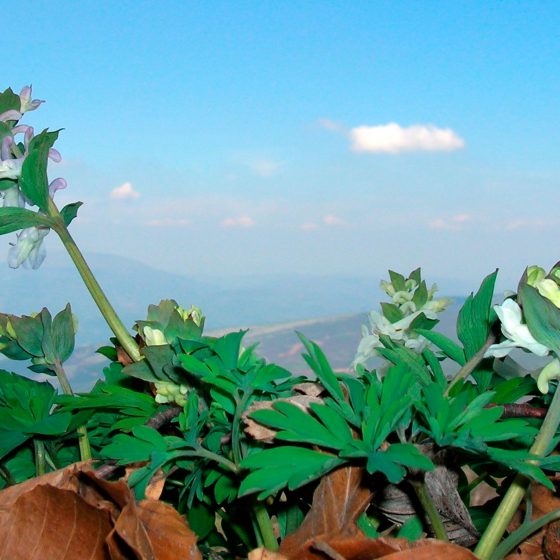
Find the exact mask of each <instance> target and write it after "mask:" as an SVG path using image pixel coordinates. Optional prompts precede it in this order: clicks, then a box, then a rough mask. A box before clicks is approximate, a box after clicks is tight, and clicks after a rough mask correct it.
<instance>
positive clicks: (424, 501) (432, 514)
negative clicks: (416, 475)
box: [411, 480, 449, 541]
mask: <svg viewBox="0 0 560 560" xmlns="http://www.w3.org/2000/svg"><path fill="white" fill-rule="evenodd" d="M411 484H412V487H413V488H414V492H416V496H417V497H418V500H419V501H420V504H421V505H422V507H423V508H424V511H425V512H426V515H427V516H428V519H429V520H430V523H431V525H432V528H433V530H434V534H435V536H436V538H438V539H439V540H441V541H448V540H449V538H448V536H447V532H446V530H445V527H444V526H443V521H442V520H441V517H440V515H439V512H438V510H437V508H436V506H435V504H434V501H433V499H432V496H431V495H430V492H429V490H428V488H427V486H426V483H425V482H424V481H423V480H422V481H419V480H414V481H411Z"/></svg>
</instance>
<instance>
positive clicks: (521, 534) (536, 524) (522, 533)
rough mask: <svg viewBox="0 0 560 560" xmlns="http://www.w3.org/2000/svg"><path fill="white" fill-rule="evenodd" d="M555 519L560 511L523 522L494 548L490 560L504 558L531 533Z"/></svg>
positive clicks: (556, 510)
mask: <svg viewBox="0 0 560 560" xmlns="http://www.w3.org/2000/svg"><path fill="white" fill-rule="evenodd" d="M557 519H560V509H555V510H553V511H551V512H549V513H547V514H546V515H543V516H542V517H539V519H535V521H526V522H524V523H523V524H522V525H521V527H519V529H516V530H515V531H513V533H511V535H509V536H508V538H507V539H504V540H503V541H502V542H501V543H500V544H499V545H498V547H496V550H495V551H494V554H492V558H491V560H500V559H501V558H504V556H506V555H507V554H508V553H509V552H510V551H511V550H513V549H514V548H515V547H516V546H519V545H520V544H521V543H522V542H523V541H524V540H526V539H528V538H529V537H530V536H531V535H532V534H533V533H536V532H537V531H538V530H539V529H542V528H543V527H544V526H545V525H548V524H549V523H552V522H553V521H556V520H557Z"/></svg>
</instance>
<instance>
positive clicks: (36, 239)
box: [8, 227, 50, 269]
mask: <svg viewBox="0 0 560 560" xmlns="http://www.w3.org/2000/svg"><path fill="white" fill-rule="evenodd" d="M49 231H50V230H49V229H48V228H37V227H30V228H26V229H22V230H21V231H20V232H19V233H18V234H17V241H16V243H15V244H14V243H11V244H10V245H12V247H11V248H10V252H9V253H8V265H9V266H10V267H11V268H18V267H19V266H20V265H21V264H23V265H25V266H31V268H33V269H35V268H39V267H40V266H41V263H42V262H43V261H44V260H45V257H46V256H47V251H46V249H45V246H44V245H43V239H44V238H45V236H46V235H47V234H48V233H49Z"/></svg>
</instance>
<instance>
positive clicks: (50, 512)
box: [0, 485, 112, 560]
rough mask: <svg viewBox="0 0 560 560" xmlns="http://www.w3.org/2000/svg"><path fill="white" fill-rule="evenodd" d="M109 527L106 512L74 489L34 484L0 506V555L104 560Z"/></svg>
mask: <svg viewBox="0 0 560 560" xmlns="http://www.w3.org/2000/svg"><path fill="white" fill-rule="evenodd" d="M1 498H2V494H1V493H0V499H1ZM111 526H112V523H111V517H110V515H109V512H107V511H106V510H103V509H97V508H95V507H93V506H91V505H89V504H88V503H86V502H85V501H84V500H83V499H82V498H81V497H80V496H79V495H78V494H76V493H75V492H73V491H71V490H61V489H60V488H55V487H54V486H48V485H45V486H42V485H34V487H33V488H32V489H31V490H29V491H28V492H24V493H22V494H20V495H19V496H18V497H17V498H16V499H15V501H14V502H13V504H12V505H11V506H9V508H8V509H5V508H4V507H2V506H0V543H1V544H0V558H6V559H8V558H9V559H10V560H39V559H41V560H42V559H44V558H57V559H60V560H75V559H76V558H80V559H84V560H106V558H107V555H106V547H105V538H106V537H107V535H108V534H109V532H110V531H111Z"/></svg>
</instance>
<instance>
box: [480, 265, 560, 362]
mask: <svg viewBox="0 0 560 560" xmlns="http://www.w3.org/2000/svg"><path fill="white" fill-rule="evenodd" d="M526 283H527V285H529V286H531V287H532V288H534V289H535V290H537V292H538V293H539V294H540V295H541V296H542V297H543V298H545V299H547V300H548V301H550V302H551V303H553V304H554V305H555V306H556V307H558V308H560V267H554V268H553V269H552V270H551V271H550V273H549V274H548V275H547V274H546V272H545V270H544V268H541V267H540V266H530V267H529V268H527V273H526ZM494 310H495V311H496V314H497V315H498V318H499V320H500V323H501V330H502V335H503V336H504V340H503V341H502V342H500V343H499V344H493V345H492V346H490V347H489V348H488V350H487V352H486V354H485V356H486V357H494V358H504V357H505V356H507V355H508V354H509V353H510V352H511V351H512V350H513V349H514V348H521V349H523V350H526V351H528V352H531V353H533V354H535V355H536V356H541V357H543V356H547V355H548V354H549V353H550V350H551V349H550V348H548V347H547V346H545V345H544V344H542V343H541V342H539V341H538V340H536V338H535V336H534V335H533V333H532V332H531V331H530V329H529V326H528V325H527V324H526V323H525V321H524V317H523V312H522V309H521V307H520V306H519V304H518V303H517V302H516V301H515V300H514V299H512V298H508V299H506V300H505V301H504V302H503V303H502V305H496V306H494Z"/></svg>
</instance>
